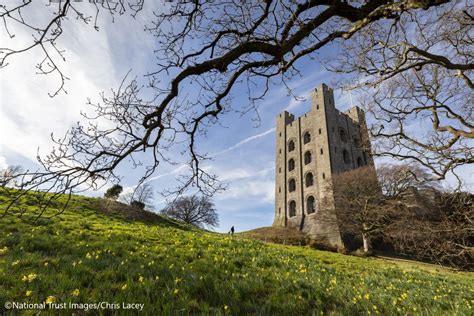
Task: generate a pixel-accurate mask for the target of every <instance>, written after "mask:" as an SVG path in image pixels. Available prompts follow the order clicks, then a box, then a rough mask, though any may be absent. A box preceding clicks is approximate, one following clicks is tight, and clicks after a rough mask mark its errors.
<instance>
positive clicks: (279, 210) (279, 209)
mask: <svg viewBox="0 0 474 316" xmlns="http://www.w3.org/2000/svg"><path fill="white" fill-rule="evenodd" d="M280 214H281V207H279V208H278V215H280Z"/></svg>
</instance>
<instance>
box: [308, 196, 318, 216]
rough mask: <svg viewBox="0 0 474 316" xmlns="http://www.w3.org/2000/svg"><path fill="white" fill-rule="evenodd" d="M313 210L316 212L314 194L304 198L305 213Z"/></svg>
mask: <svg viewBox="0 0 474 316" xmlns="http://www.w3.org/2000/svg"><path fill="white" fill-rule="evenodd" d="M314 212H316V203H315V201H314V196H310V197H308V199H307V200H306V213H308V214H311V213H314Z"/></svg>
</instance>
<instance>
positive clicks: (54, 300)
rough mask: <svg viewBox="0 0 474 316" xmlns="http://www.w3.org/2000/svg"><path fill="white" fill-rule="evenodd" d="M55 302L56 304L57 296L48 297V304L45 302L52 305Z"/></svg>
mask: <svg viewBox="0 0 474 316" xmlns="http://www.w3.org/2000/svg"><path fill="white" fill-rule="evenodd" d="M54 302H56V297H55V296H48V297H47V298H46V302H45V303H46V304H51V303H54Z"/></svg>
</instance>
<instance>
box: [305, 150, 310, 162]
mask: <svg viewBox="0 0 474 316" xmlns="http://www.w3.org/2000/svg"><path fill="white" fill-rule="evenodd" d="M309 163H311V152H310V151H307V152H305V153H304V164H305V165H307V164H309Z"/></svg>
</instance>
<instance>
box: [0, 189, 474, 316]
mask: <svg viewBox="0 0 474 316" xmlns="http://www.w3.org/2000/svg"><path fill="white" fill-rule="evenodd" d="M35 201H36V198H35V197H34V195H33V194H29V195H28V196H26V197H25V198H24V199H22V201H21V202H20V203H19V204H18V205H16V209H17V210H21V209H25V210H27V212H26V213H25V214H24V215H23V216H22V218H18V217H17V216H11V215H8V216H5V217H3V218H1V219H0V227H1V228H2V229H1V230H0V314H3V313H4V312H5V311H6V310H5V307H4V306H6V305H5V303H7V302H12V301H15V302H24V303H27V302H29V303H40V302H45V301H48V302H56V303H67V304H69V303H72V302H74V303H82V304H84V303H95V302H111V303H113V302H115V303H118V304H122V303H140V304H144V305H143V306H144V307H143V311H144V312H145V313H146V314H151V315H167V314H174V315H176V314H180V315H181V314H184V315H187V314H206V315H208V314H218V315H245V314H254V315H308V314H317V315H319V314H320V313H323V314H332V315H334V314H337V315H339V314H343V315H362V314H364V315H367V314H385V315H406V314H410V315H412V314H423V315H472V314H473V309H472V308H473V304H474V302H473V300H474V289H473V286H472V284H474V275H473V274H472V273H455V272H452V271H449V270H445V269H441V268H440V269H430V270H429V271H427V270H426V268H422V267H421V266H417V265H410V266H408V265H402V264H397V263H393V262H388V261H384V260H381V259H364V258H356V257H350V256H344V255H340V254H336V253H329V252H323V251H316V250H312V249H309V248H307V247H292V246H283V245H273V244H267V243H263V242H260V241H255V240H250V239H246V238H244V237H241V236H235V237H234V238H232V237H230V236H228V235H221V234H215V233H209V232H204V231H201V230H197V229H192V228H190V227H188V226H185V225H181V224H179V223H176V222H174V221H171V220H168V219H166V218H163V217H161V216H158V215H155V214H152V213H146V214H145V213H144V214H139V213H134V210H132V209H130V208H128V207H127V206H124V205H121V204H115V203H112V204H111V205H108V206H107V205H104V203H103V202H101V200H99V199H92V198H85V197H80V196H74V197H73V199H72V204H71V207H70V208H69V209H68V210H67V211H66V212H65V213H64V214H62V215H60V216H58V217H53V218H50V219H47V218H46V217H47V216H49V215H51V214H52V213H51V210H48V212H47V214H45V215H46V216H44V217H43V218H41V219H40V220H39V221H38V222H37V223H36V224H33V223H32V222H31V220H32V219H33V218H34V217H33V215H34V213H35V208H36V206H35V203H34V202H35ZM7 305H8V304H7ZM78 306H79V305H78ZM82 306H83V307H82V310H81V311H83V310H84V306H85V305H82ZM90 307H91V308H92V309H93V308H94V306H90ZM124 307H127V306H123V305H120V307H119V309H116V310H115V312H117V313H119V314H129V313H130V311H128V310H124ZM68 312H69V313H72V312H73V311H71V310H69V311H68ZM97 312H98V311H96V312H95V313H97ZM102 312H104V311H102ZM30 314H33V311H30Z"/></svg>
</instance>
